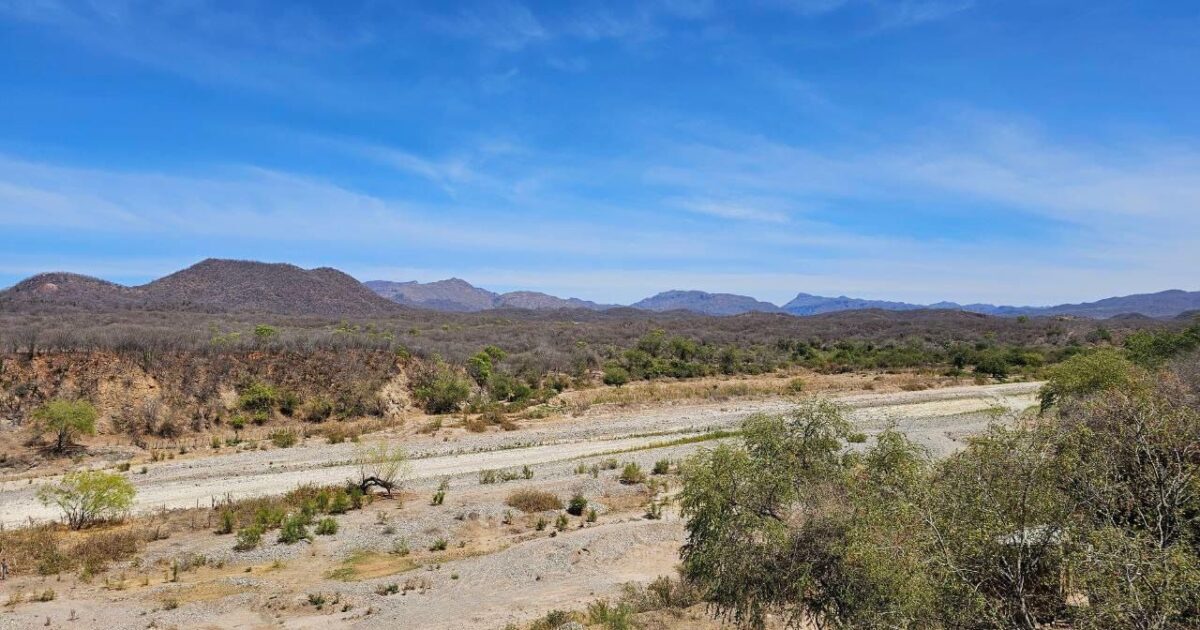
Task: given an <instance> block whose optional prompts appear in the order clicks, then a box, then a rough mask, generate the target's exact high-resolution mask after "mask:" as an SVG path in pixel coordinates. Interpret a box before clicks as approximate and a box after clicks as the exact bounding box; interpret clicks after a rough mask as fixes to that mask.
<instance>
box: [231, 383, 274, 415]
mask: <svg viewBox="0 0 1200 630" xmlns="http://www.w3.org/2000/svg"><path fill="white" fill-rule="evenodd" d="M278 403H279V392H278V391H276V389H275V388H274V387H272V386H271V385H268V384H266V383H262V382H259V381H253V382H251V383H249V384H247V385H246V386H245V387H243V388H242V391H241V393H240V395H239V396H238V406H239V407H241V408H242V409H243V410H245V411H249V412H252V413H262V414H264V415H266V414H270V413H271V410H273V409H274V408H275V405H277V404H278Z"/></svg>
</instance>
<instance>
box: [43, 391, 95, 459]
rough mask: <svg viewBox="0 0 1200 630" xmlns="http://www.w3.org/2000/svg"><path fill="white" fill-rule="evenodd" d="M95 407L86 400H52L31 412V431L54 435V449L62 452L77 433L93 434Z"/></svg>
mask: <svg viewBox="0 0 1200 630" xmlns="http://www.w3.org/2000/svg"><path fill="white" fill-rule="evenodd" d="M96 415H97V414H96V408H95V407H93V406H92V404H91V403H89V402H87V401H86V400H62V399H58V400H52V401H50V402H48V403H46V404H44V405H42V406H41V407H39V408H38V409H37V410H35V411H34V412H33V415H32V419H33V425H32V428H33V432H34V434H35V435H37V436H38V437H41V436H43V435H46V434H50V435H53V436H54V446H53V448H54V451H55V452H59V453H61V452H63V451H64V450H66V448H67V447H68V446H70V445H71V442H72V440H74V439H75V437H76V436H79V435H95V433H96Z"/></svg>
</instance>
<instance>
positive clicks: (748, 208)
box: [676, 199, 788, 223]
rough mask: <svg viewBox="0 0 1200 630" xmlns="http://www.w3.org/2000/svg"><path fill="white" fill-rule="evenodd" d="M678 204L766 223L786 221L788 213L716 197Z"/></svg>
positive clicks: (716, 214) (732, 217) (687, 208)
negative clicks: (716, 198) (721, 199)
mask: <svg viewBox="0 0 1200 630" xmlns="http://www.w3.org/2000/svg"><path fill="white" fill-rule="evenodd" d="M676 203H677V205H678V206H679V207H681V208H683V209H685V210H687V211H689V212H695V213H697V214H704V215H708V216H712V217H718V218H721V219H734V220H740V221H761V222H764V223H786V222H787V220H788V217H787V214H786V213H784V212H780V211H777V210H769V209H764V208H756V207H754V206H753V205H751V204H749V203H747V202H745V201H741V202H739V201H720V200H715V199H680V200H679V201H678V202H676Z"/></svg>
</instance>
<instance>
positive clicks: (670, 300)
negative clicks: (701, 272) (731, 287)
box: [633, 289, 783, 315]
mask: <svg viewBox="0 0 1200 630" xmlns="http://www.w3.org/2000/svg"><path fill="white" fill-rule="evenodd" d="M633 308H640V309H642V310H647V311H659V312H662V311H677V310H679V311H692V312H695V313H703V314H705V315H741V314H743V313H781V312H783V311H782V309H780V308H779V307H778V306H776V305H774V304H771V303H770V302H763V301H761V300H756V299H754V298H752V297H748V296H745V295H735V294H732V293H709V292H707V291H697V290H694V289H691V290H683V289H672V290H670V291H663V292H662V293H659V294H657V295H653V296H651V297H648V298H646V299H644V300H641V301H640V302H636V303H634V304H633Z"/></svg>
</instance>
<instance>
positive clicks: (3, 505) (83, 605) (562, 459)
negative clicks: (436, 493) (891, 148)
mask: <svg viewBox="0 0 1200 630" xmlns="http://www.w3.org/2000/svg"><path fill="white" fill-rule="evenodd" d="M1037 387H1038V384H1037V383H1012V384H1002V385H986V386H965V387H950V388H942V389H933V390H926V391H918V392H897V393H867V394H854V395H849V396H842V397H840V398H839V399H838V400H839V402H841V403H842V404H843V405H845V407H846V408H847V411H848V415H849V417H850V419H851V422H852V423H853V424H854V425H855V427H856V428H857V430H860V431H863V432H864V433H866V434H868V435H873V434H874V433H877V432H879V431H881V430H883V429H885V428H887V427H889V426H895V427H897V428H898V429H900V430H902V431H904V432H906V433H907V434H908V435H909V436H910V437H912V438H913V439H914V440H916V441H917V442H919V443H921V444H923V445H925V446H926V447H927V448H929V449H930V451H931V452H932V453H934V454H935V455H937V456H943V455H945V454H947V453H950V452H952V451H953V450H955V449H956V448H960V447H961V445H962V439H963V438H964V437H965V436H967V435H970V434H972V433H976V432H978V431H980V430H982V429H984V428H985V427H986V426H987V424H988V423H989V422H991V421H994V420H999V419H1003V418H1005V417H1011V416H1012V415H1013V414H1015V413H1017V412H1020V411H1022V410H1024V409H1026V408H1028V407H1030V406H1032V405H1033V404H1034V402H1035V393H1036V390H1037ZM789 404H790V403H789V402H788V401H787V400H784V399H770V400H755V401H737V402H723V403H708V404H678V405H672V406H664V407H651V408H646V409H636V410H633V409H630V410H611V409H607V410H606V409H594V410H592V411H590V412H588V413H586V414H584V415H582V416H579V417H568V418H559V419H554V420H548V421H544V422H540V423H536V424H531V425H529V426H527V427H526V428H524V429H523V430H521V431H515V432H509V433H485V434H466V433H455V434H453V435H437V434H435V435H432V436H427V435H417V436H407V437H403V438H400V437H396V436H389V435H387V434H381V435H376V436H369V437H364V440H370V439H391V440H395V441H403V443H404V445H405V447H406V448H408V449H409V451H410V453H411V454H412V456H413V460H412V476H411V482H410V484H409V488H410V490H409V493H408V496H409V499H408V500H407V501H403V502H401V501H388V500H381V501H377V502H375V503H374V504H372V505H370V506H368V507H367V508H366V509H364V510H361V511H355V512H351V513H348V514H346V515H343V516H341V517H339V518H338V520H339V524H340V529H339V531H338V533H337V534H335V535H333V536H327V537H325V536H320V537H316V538H315V539H314V542H313V543H311V544H309V543H298V544H294V545H283V544H277V543H275V542H274V535H273V534H268V535H267V537H265V538H264V546H263V547H261V548H259V549H256V550H254V551H251V552H246V553H239V552H235V551H233V550H232V545H233V541H232V537H231V536H217V535H215V534H213V533H212V531H211V526H210V524H208V523H195V524H193V525H192V527H189V528H185V529H183V530H182V531H176V532H174V533H172V534H171V536H170V537H169V538H167V539H165V540H159V541H156V542H153V543H151V544H150V545H149V546H148V547H147V549H146V550H145V552H144V553H143V554H142V555H141V557H140V558H139V560H140V561H139V562H137V563H136V564H134V563H126V565H123V566H118V567H113V568H111V569H110V570H109V572H108V574H107V575H106V576H104V577H94V578H92V579H91V580H90V581H85V580H81V579H80V578H79V576H74V575H71V576H67V575H63V576H57V577H56V576H48V577H21V578H19V579H15V580H10V581H9V582H7V583H4V585H3V587H2V588H3V599H2V600H0V601H10V602H11V605H9V606H5V607H3V608H2V609H0V611H2V612H0V628H8V627H13V628H25V627H28V628H35V627H36V628H44V627H64V628H65V627H73V628H85V627H104V628H114V629H115V628H146V627H160V628H166V627H178V628H208V627H219V628H224V627H231V628H235V627H236V628H258V627H294V628H309V627H317V626H320V627H323V628H328V627H364V628H368V627H404V628H502V627H504V626H505V625H506V624H509V623H516V624H521V623H527V622H528V621H530V620H532V619H534V618H537V617H538V616H540V615H543V614H545V613H546V612H547V611H548V610H551V609H556V608H557V609H572V608H580V607H582V606H584V605H585V604H586V603H587V602H590V601H593V600H595V599H596V598H600V597H611V596H613V595H614V594H615V593H616V592H617V591H618V589H619V587H620V585H621V584H623V583H626V582H639V583H645V582H649V581H650V580H652V579H653V578H655V577H657V576H660V575H671V574H673V573H674V565H675V562H676V561H677V558H678V555H677V553H678V547H679V544H680V542H681V540H682V535H683V529H682V525H681V523H680V522H679V521H678V519H677V517H676V516H675V515H674V512H673V511H672V510H671V509H669V508H668V509H667V510H665V512H664V515H663V518H662V519H660V520H649V519H646V518H644V514H645V511H646V507H645V506H646V503H647V502H648V501H649V500H650V498H651V493H650V492H649V491H648V490H647V489H646V488H645V487H644V486H643V485H641V484H632V485H626V484H622V483H620V482H619V481H618V480H617V474H618V473H619V472H620V471H619V470H602V471H601V472H600V473H598V474H595V475H593V474H591V473H588V472H581V471H583V470H586V469H589V468H590V466H591V465H592V464H598V465H599V464H602V463H603V462H605V461H606V460H610V459H617V460H619V461H620V462H622V463H624V462H638V463H639V464H640V465H641V466H642V467H643V468H644V469H646V470H649V469H650V468H651V467H652V465H653V463H654V462H655V461H657V460H660V459H669V460H672V461H678V460H680V459H682V458H683V457H686V456H687V455H688V454H689V453H691V452H693V451H694V450H695V449H697V448H702V447H704V446H706V445H711V444H712V442H709V441H698V442H691V443H673V442H677V441H679V440H680V438H688V437H696V436H702V435H704V434H705V433H706V432H710V431H713V430H716V429H731V428H736V426H737V425H738V424H739V423H740V422H741V421H742V420H743V419H744V418H745V417H746V416H748V415H750V414H753V413H758V412H776V411H782V410H786V409H787V407H788V406H789ZM356 448H358V446H357V445H354V444H348V443H347V444H337V445H329V444H316V443H312V444H309V445H305V446H300V447H295V448H290V449H280V450H267V451H248V452H238V453H230V454H223V455H216V456H211V457H207V458H204V459H196V460H181V461H165V462H157V463H153V464H149V465H148V467H147V471H146V473H145V474H137V471H136V470H135V471H133V474H131V479H133V481H134V483H135V484H136V486H137V488H138V499H137V505H136V508H135V511H136V512H138V513H139V514H147V513H152V512H154V511H157V510H164V509H166V510H174V509H179V508H190V507H195V506H197V505H199V506H202V507H207V506H208V505H209V504H210V502H211V501H213V500H214V499H216V498H222V497H226V496H232V497H234V498H242V497H248V496H255V495H262V494H277V493H282V492H285V491H287V490H290V489H292V488H294V487H295V486H297V485H299V484H304V483H315V484H333V483H339V482H341V481H343V480H345V479H347V478H349V477H351V476H352V474H353V472H354V471H353V468H352V466H350V464H349V462H350V461H351V459H352V458H353V456H354V451H355V449H356ZM522 466H528V467H529V468H530V470H531V472H532V479H528V480H526V479H524V478H520V479H518V480H515V481H510V482H507V483H499V484H494V485H492V484H489V485H481V484H480V483H479V472H480V471H481V470H486V469H497V470H499V469H519V468H521V467H522ZM443 480H445V481H446V482H447V483H448V484H449V490H448V492H447V496H446V501H445V504H444V505H438V506H434V505H430V501H429V497H430V495H431V494H432V492H433V490H434V488H435V487H436V486H437V485H438V484H439V483H442V482H443ZM44 481H45V480H41V479H39V480H34V481H33V482H32V483H30V482H28V481H25V480H21V481H13V482H6V483H4V484H0V523H3V524H4V525H5V526H6V527H14V526H19V525H21V524H23V523H27V522H28V521H29V520H30V519H33V520H45V519H52V518H54V517H55V516H56V515H55V514H54V513H53V512H51V511H49V510H47V509H46V508H44V507H43V506H41V505H40V504H39V503H38V502H37V501H36V500H35V498H34V490H35V488H36V487H37V486H38V484H39V483H42V482H44ZM659 481H661V482H662V483H664V484H666V485H667V486H668V490H667V492H669V491H670V487H671V486H672V485H674V484H676V483H677V480H676V479H675V477H674V475H664V476H662V477H661V479H659ZM521 488H530V489H533V488H536V489H541V490H547V491H550V492H553V493H555V494H557V495H558V496H560V497H561V498H563V499H564V500H565V499H566V498H568V497H570V496H571V495H572V494H573V493H576V492H579V493H581V494H583V495H584V496H586V497H588V499H589V501H590V505H592V506H593V507H595V508H597V512H598V518H597V519H596V522H594V523H587V522H585V521H584V519H581V518H577V517H572V518H571V519H570V523H569V526H568V527H567V528H566V529H564V530H563V531H562V532H561V533H560V532H557V531H555V528H554V527H553V525H550V526H547V527H545V528H543V529H540V530H539V529H538V528H537V520H538V519H546V520H547V521H548V522H550V523H553V521H554V518H555V517H556V513H553V512H548V513H545V514H528V515H526V514H521V513H519V512H517V513H515V514H514V510H512V509H511V508H509V507H507V506H506V505H505V498H506V497H507V496H508V495H509V494H510V493H511V492H512V491H514V490H517V489H521ZM438 539H445V540H446V541H447V543H448V545H447V548H446V549H444V550H438V551H430V550H429V548H430V547H431V546H433V543H434V542H435V541H437V540H438ZM401 543H403V544H404V545H406V546H407V547H409V548H410V549H412V550H413V553H412V554H411V555H409V556H400V555H397V554H394V553H390V551H392V550H394V549H395V548H396V547H397V545H399V544H401ZM185 554H193V555H194V554H199V555H203V556H204V558H205V562H204V563H202V566H201V567H200V568H197V569H195V570H192V571H188V572H185V573H183V574H182V575H179V576H178V578H177V581H172V580H171V579H169V577H170V576H169V575H167V576H164V569H163V567H164V566H169V564H170V563H172V562H174V561H176V560H177V559H178V558H179V557H180V556H183V555H185ZM339 569H340V571H339ZM118 577H119V582H118V581H116V580H117V579H118ZM392 584H395V585H396V586H397V588H398V589H399V590H398V592H395V593H387V594H381V593H385V592H386V591H387V590H389V587H390V586H391V585H392ZM47 589H52V590H53V591H54V592H55V597H54V598H53V599H52V600H50V601H44V602H43V601H29V600H30V599H37V598H36V597H33V598H31V597H29V596H30V595H34V594H35V593H38V592H44V591H45V590H47ZM14 593H17V594H19V595H21V596H20V597H14V595H13V594H14ZM315 601H320V602H321V603H320V605H318V604H316V603H314V602H315ZM72 617H74V619H75V620H74V621H72V620H71V619H72ZM680 627H683V626H680Z"/></svg>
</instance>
